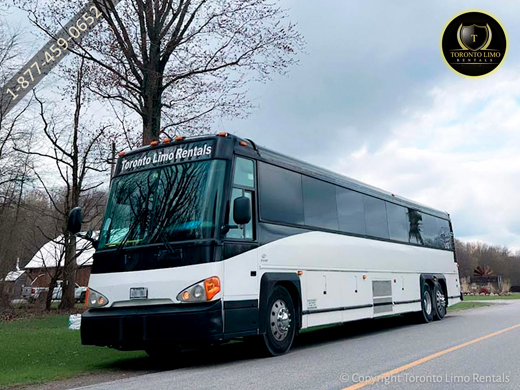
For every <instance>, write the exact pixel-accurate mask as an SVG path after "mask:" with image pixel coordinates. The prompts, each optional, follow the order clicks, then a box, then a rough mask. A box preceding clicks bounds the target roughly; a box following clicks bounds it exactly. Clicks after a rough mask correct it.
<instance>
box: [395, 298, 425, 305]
mask: <svg viewBox="0 0 520 390" xmlns="http://www.w3.org/2000/svg"><path fill="white" fill-rule="evenodd" d="M418 302H421V300H420V299H414V300H411V301H399V302H394V303H395V304H396V305H406V304H408V303H418Z"/></svg>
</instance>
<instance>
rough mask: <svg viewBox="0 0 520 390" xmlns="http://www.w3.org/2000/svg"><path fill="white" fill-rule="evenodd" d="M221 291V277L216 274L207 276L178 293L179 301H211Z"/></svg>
mask: <svg viewBox="0 0 520 390" xmlns="http://www.w3.org/2000/svg"><path fill="white" fill-rule="evenodd" d="M219 292H220V279H219V278H218V277H216V276H212V277H211V278H207V279H205V280H202V281H200V282H198V283H195V284H193V285H191V286H190V287H188V288H185V289H184V290H182V291H181V292H180V293H179V295H177V300H178V301H179V302H206V301H211V300H212V299H213V297H215V295H217V294H218V293H219Z"/></svg>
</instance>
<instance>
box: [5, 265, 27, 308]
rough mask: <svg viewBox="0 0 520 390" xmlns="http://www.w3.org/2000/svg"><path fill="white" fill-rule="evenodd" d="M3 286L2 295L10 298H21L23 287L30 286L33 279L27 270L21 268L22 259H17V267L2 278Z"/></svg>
mask: <svg viewBox="0 0 520 390" xmlns="http://www.w3.org/2000/svg"><path fill="white" fill-rule="evenodd" d="M0 282H1V286H2V295H4V296H6V297H7V298H8V299H9V300H12V299H20V297H21V296H22V289H23V288H24V287H25V286H30V285H31V282H32V280H31V279H30V277H29V275H28V274H27V272H26V271H25V270H21V269H20V259H17V261H16V269H15V270H14V271H11V272H9V273H8V274H7V275H6V276H5V278H4V279H2V280H0Z"/></svg>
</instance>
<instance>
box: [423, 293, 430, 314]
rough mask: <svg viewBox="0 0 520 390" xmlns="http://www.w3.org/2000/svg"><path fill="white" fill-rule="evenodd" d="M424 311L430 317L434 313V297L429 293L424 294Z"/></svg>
mask: <svg viewBox="0 0 520 390" xmlns="http://www.w3.org/2000/svg"><path fill="white" fill-rule="evenodd" d="M424 310H426V314H428V315H430V314H431V313H432V297H431V295H430V293H429V292H428V291H425V292H424Z"/></svg>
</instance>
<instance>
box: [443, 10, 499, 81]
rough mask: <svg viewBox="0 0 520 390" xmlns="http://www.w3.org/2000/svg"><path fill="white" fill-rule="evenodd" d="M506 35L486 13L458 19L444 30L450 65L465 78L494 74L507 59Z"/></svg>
mask: <svg viewBox="0 0 520 390" xmlns="http://www.w3.org/2000/svg"><path fill="white" fill-rule="evenodd" d="M506 47H507V43H506V33H505V31H504V29H503V28H502V26H501V25H500V23H499V22H498V21H497V20H496V19H494V18H493V17H491V16H489V15H488V14H485V13H483V12H466V13H463V14H460V15H458V16H456V17H455V18H454V19H453V20H452V21H451V22H450V23H449V24H448V26H447V27H446V28H445V29H444V34H443V36H442V41H441V50H442V54H443V55H444V59H445V60H446V62H447V63H448V65H449V66H450V67H451V68H453V69H454V70H455V71H456V72H458V73H461V74H463V75H465V76H471V77H478V76H483V75H486V74H488V73H490V72H492V71H494V70H495V69H496V68H498V66H499V65H500V64H501V63H502V61H503V60H504V57H505V55H506Z"/></svg>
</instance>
